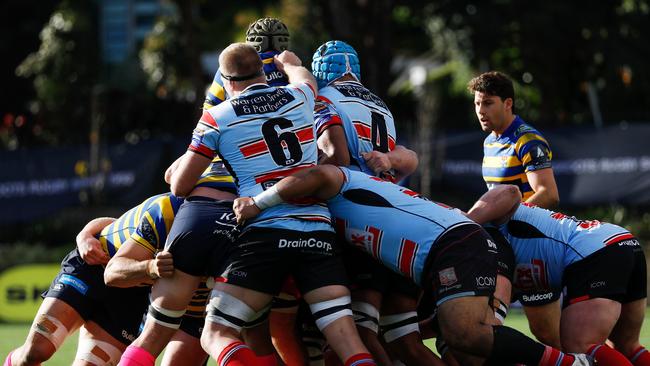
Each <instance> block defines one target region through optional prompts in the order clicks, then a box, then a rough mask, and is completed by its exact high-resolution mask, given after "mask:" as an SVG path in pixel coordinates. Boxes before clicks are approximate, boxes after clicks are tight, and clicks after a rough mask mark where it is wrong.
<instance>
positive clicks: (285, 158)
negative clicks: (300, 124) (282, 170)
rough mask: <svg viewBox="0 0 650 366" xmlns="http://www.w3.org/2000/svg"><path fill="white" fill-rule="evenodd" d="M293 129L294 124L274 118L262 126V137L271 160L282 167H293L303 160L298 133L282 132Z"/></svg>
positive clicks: (283, 119) (284, 119)
mask: <svg viewBox="0 0 650 366" xmlns="http://www.w3.org/2000/svg"><path fill="white" fill-rule="evenodd" d="M276 127H278V129H279V130H280V131H279V132H278V131H277V130H276ZM291 127H293V123H292V122H291V121H289V120H288V119H286V118H272V119H270V120H268V121H266V122H264V124H263V125H262V136H264V141H265V142H266V145H267V146H268V147H269V152H270V153H271V158H273V161H274V162H275V163H276V164H278V165H280V166H287V165H291V164H294V163H295V162H297V161H300V160H301V159H302V148H301V146H300V140H299V139H298V136H297V135H296V133H295V132H293V131H282V130H285V129H288V128H291Z"/></svg>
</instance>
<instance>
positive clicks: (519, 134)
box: [512, 116, 543, 140]
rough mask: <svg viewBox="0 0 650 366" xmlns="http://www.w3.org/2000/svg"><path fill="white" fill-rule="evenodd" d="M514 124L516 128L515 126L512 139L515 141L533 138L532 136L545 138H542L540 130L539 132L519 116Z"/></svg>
mask: <svg viewBox="0 0 650 366" xmlns="http://www.w3.org/2000/svg"><path fill="white" fill-rule="evenodd" d="M513 124H515V126H513V127H514V128H513V130H512V137H513V138H514V139H515V140H519V139H520V138H523V137H525V136H527V135H528V137H531V136H530V135H534V136H539V137H542V138H543V136H542V134H541V132H539V130H537V129H536V128H535V127H533V126H532V125H531V124H529V123H528V122H526V121H524V120H523V119H521V117H519V116H517V117H516V118H515V120H514V121H513Z"/></svg>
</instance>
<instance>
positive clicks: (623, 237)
mask: <svg viewBox="0 0 650 366" xmlns="http://www.w3.org/2000/svg"><path fill="white" fill-rule="evenodd" d="M627 239H634V235H632V234H631V233H621V234H620V235H616V236H615V237H613V238H611V239H609V240H607V241H606V242H605V245H612V244H616V243H618V242H621V241H623V240H627Z"/></svg>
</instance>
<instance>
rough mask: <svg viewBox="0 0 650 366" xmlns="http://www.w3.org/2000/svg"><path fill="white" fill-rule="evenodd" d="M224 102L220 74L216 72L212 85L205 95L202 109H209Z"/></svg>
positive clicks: (223, 90) (224, 96)
mask: <svg viewBox="0 0 650 366" xmlns="http://www.w3.org/2000/svg"><path fill="white" fill-rule="evenodd" d="M224 100H226V89H224V88H223V81H222V80H221V72H220V70H217V72H216V73H215V74H214V79H213V80H212V84H211V85H210V88H209V89H208V92H207V93H206V94H205V101H204V102H203V109H204V110H206V109H210V108H212V107H214V106H216V105H218V104H219V103H221V102H223V101H224Z"/></svg>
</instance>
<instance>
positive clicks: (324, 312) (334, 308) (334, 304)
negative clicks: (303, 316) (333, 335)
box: [309, 296, 352, 331]
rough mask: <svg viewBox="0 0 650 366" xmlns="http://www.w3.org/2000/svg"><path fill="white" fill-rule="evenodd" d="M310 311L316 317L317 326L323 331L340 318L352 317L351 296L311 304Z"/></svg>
mask: <svg viewBox="0 0 650 366" xmlns="http://www.w3.org/2000/svg"><path fill="white" fill-rule="evenodd" d="M309 309H311V313H312V314H313V315H314V319H315V320H316V326H317V327H318V329H320V330H321V331H322V330H323V329H325V327H327V326H328V325H330V324H331V323H332V322H333V321H335V320H337V319H339V318H342V317H344V316H352V309H351V308H350V296H341V297H337V298H336V299H332V300H327V301H321V302H317V303H314V304H310V305H309Z"/></svg>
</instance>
